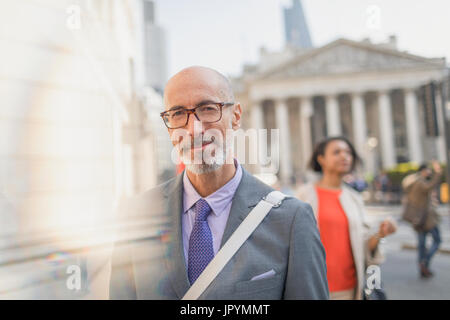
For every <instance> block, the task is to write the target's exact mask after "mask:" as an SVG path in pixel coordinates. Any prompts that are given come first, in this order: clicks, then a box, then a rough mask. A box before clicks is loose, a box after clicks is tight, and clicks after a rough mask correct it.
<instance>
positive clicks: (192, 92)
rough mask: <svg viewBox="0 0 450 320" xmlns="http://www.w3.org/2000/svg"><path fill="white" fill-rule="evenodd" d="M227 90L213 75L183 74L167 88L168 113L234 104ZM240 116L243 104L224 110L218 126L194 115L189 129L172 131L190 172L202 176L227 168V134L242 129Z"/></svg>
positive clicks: (190, 120)
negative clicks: (206, 103)
mask: <svg viewBox="0 0 450 320" xmlns="http://www.w3.org/2000/svg"><path fill="white" fill-rule="evenodd" d="M227 90H228V87H227V86H226V83H224V82H223V80H222V79H221V78H220V77H218V76H217V75H216V74H215V73H214V72H212V71H209V70H203V69H201V70H190V71H187V72H183V71H182V72H180V73H179V74H177V75H175V76H174V77H173V78H172V79H171V80H170V81H169V82H168V84H167V86H166V89H165V99H164V100H165V107H166V110H170V109H172V108H174V107H184V108H186V109H193V108H195V107H196V106H197V105H199V104H202V103H205V102H216V103H218V102H225V103H228V102H234V101H231V100H232V97H231V98H230V96H232V95H231V94H230V93H229V92H228V91H227ZM240 115H241V107H240V105H239V104H235V105H233V106H223V107H222V117H221V119H220V120H219V121H217V122H214V123H201V122H200V121H198V120H197V118H196V117H195V115H194V114H190V115H189V121H188V123H187V124H186V126H184V127H182V128H179V129H168V131H169V135H170V136H171V140H172V143H173V145H174V146H175V147H176V148H177V150H178V155H179V156H180V158H181V160H182V161H183V162H184V163H185V165H186V169H187V170H189V171H192V172H194V173H196V174H202V173H208V172H211V171H214V170H217V169H218V168H220V167H221V166H222V165H223V164H224V162H225V161H226V160H227V155H228V153H227V151H228V149H229V147H230V145H229V144H227V143H226V141H227V140H226V139H227V130H228V131H229V130H230V129H237V128H238V127H239V121H240ZM228 133H229V132H228ZM228 138H229V136H228ZM227 148H228V149H227Z"/></svg>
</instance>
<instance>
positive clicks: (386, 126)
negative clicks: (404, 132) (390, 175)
mask: <svg viewBox="0 0 450 320" xmlns="http://www.w3.org/2000/svg"><path fill="white" fill-rule="evenodd" d="M378 117H379V120H378V122H379V126H380V138H381V141H380V147H381V157H382V162H383V167H384V168H390V167H393V166H395V164H396V163H397V159H396V156H395V140H394V139H395V137H394V127H393V122H392V106H391V98H390V96H389V92H387V91H382V92H380V93H379V96H378Z"/></svg>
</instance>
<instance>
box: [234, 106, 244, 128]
mask: <svg viewBox="0 0 450 320" xmlns="http://www.w3.org/2000/svg"><path fill="white" fill-rule="evenodd" d="M241 116H242V107H241V104H240V103H239V102H237V103H236V104H235V105H234V106H233V115H232V120H231V126H232V128H233V130H237V129H239V128H240V127H241Z"/></svg>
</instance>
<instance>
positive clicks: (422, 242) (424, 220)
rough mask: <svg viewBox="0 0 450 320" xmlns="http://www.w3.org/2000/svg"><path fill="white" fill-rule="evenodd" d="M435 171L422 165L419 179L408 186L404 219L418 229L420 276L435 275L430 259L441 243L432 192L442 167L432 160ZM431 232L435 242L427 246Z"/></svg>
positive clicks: (438, 179) (437, 182)
mask: <svg viewBox="0 0 450 320" xmlns="http://www.w3.org/2000/svg"><path fill="white" fill-rule="evenodd" d="M432 167H433V170H434V173H433V171H432V170H431V169H430V168H429V167H428V166H427V165H421V166H420V167H419V171H418V173H417V179H416V180H415V181H414V182H413V183H412V184H411V185H410V186H409V187H408V188H407V192H408V193H407V196H406V207H405V211H404V214H403V219H404V220H406V221H408V222H410V223H411V224H412V226H413V227H414V230H416V231H417V235H418V253H419V270H420V276H421V277H423V278H429V277H431V276H433V273H432V272H431V271H430V269H429V266H430V261H431V258H432V257H433V255H434V254H435V253H436V251H437V250H438V249H439V245H440V244H441V236H440V233H439V228H438V225H439V215H438V213H437V212H436V210H435V209H434V208H433V205H432V199H431V193H432V191H433V189H434V187H435V186H436V185H438V184H439V183H440V181H441V175H442V168H441V166H440V165H439V163H438V162H436V161H433V162H432ZM428 234H431V237H432V238H433V244H432V245H431V247H430V248H429V249H428V248H427V247H426V239H427V235H428Z"/></svg>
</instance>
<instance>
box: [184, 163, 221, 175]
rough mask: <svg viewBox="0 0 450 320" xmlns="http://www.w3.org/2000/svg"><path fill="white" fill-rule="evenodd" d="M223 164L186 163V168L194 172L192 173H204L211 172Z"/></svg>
mask: <svg viewBox="0 0 450 320" xmlns="http://www.w3.org/2000/svg"><path fill="white" fill-rule="evenodd" d="M222 166H223V164H219V163H213V164H206V163H203V164H187V165H186V170H188V171H190V172H192V173H194V174H205V173H211V172H214V171H216V170H217V169H219V168H220V167H222Z"/></svg>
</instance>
